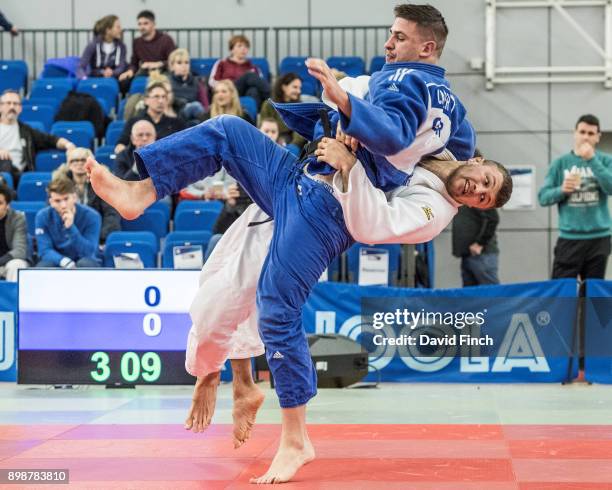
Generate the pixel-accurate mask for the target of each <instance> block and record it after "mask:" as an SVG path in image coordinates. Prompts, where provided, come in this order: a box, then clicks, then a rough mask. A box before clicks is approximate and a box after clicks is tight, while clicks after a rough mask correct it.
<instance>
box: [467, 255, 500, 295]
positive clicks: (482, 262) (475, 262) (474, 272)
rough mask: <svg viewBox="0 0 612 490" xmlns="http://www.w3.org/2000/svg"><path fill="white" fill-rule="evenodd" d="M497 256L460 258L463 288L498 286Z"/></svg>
mask: <svg viewBox="0 0 612 490" xmlns="http://www.w3.org/2000/svg"><path fill="white" fill-rule="evenodd" d="M498 258H499V257H498V254H480V255H468V256H467V257H462V258H461V278H462V279H463V287H466V286H480V285H482V284H499V278H498V277H497V269H498Z"/></svg>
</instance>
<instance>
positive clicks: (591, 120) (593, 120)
mask: <svg viewBox="0 0 612 490" xmlns="http://www.w3.org/2000/svg"><path fill="white" fill-rule="evenodd" d="M580 123H585V124H588V125H589V126H597V132H598V133H600V132H601V131H600V130H599V119H598V118H597V116H594V115H593V114H583V115H582V116H580V117H579V118H578V121H576V128H577V127H578V125H579V124H580Z"/></svg>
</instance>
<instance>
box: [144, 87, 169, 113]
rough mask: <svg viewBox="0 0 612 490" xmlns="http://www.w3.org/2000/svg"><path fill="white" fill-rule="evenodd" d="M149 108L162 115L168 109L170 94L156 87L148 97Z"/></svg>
mask: <svg viewBox="0 0 612 490" xmlns="http://www.w3.org/2000/svg"><path fill="white" fill-rule="evenodd" d="M146 102H147V107H148V108H149V109H150V110H151V111H153V112H155V113H157V114H162V113H164V112H166V109H167V108H168V93H167V92H166V91H165V90H164V89H163V88H161V87H156V88H154V89H153V90H151V91H150V92H149V94H148V95H147V100H146Z"/></svg>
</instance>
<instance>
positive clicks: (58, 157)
mask: <svg viewBox="0 0 612 490" xmlns="http://www.w3.org/2000/svg"><path fill="white" fill-rule="evenodd" d="M65 162H66V152H64V151H61V150H44V151H40V152H38V153H37V154H36V161H35V163H34V166H35V167H36V171H37V172H53V171H54V170H55V169H56V168H57V167H59V166H60V165H61V164H62V163H65Z"/></svg>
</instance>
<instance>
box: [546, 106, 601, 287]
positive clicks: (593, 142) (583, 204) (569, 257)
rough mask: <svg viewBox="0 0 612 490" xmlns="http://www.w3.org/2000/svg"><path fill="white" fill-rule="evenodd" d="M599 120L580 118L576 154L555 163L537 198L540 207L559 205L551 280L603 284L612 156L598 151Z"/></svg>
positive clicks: (577, 125) (563, 157) (587, 117)
mask: <svg viewBox="0 0 612 490" xmlns="http://www.w3.org/2000/svg"><path fill="white" fill-rule="evenodd" d="M600 137H601V132H600V129H599V119H597V118H596V117H595V116H593V115H591V114H586V115H583V116H580V118H579V119H578V122H577V123H576V128H575V130H574V149H573V150H572V151H571V152H569V153H567V154H565V155H563V156H561V157H559V158H557V159H556V160H554V161H553V162H552V163H551V165H550V168H549V169H548V174H547V175H546V180H545V181H544V186H543V187H542V188H541V189H540V192H539V193H538V200H539V201H540V205H541V206H551V205H553V204H557V207H558V209H559V239H558V240H557V245H556V246H555V259H554V263H553V270H552V277H553V279H556V278H561V277H577V276H580V278H582V279H588V278H599V279H603V277H604V276H605V274H606V265H607V262H608V255H610V213H609V211H608V195H609V194H611V193H612V157H611V156H610V155H607V154H605V153H601V152H599V151H596V150H595V147H596V146H597V144H598V143H599V139H600Z"/></svg>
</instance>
